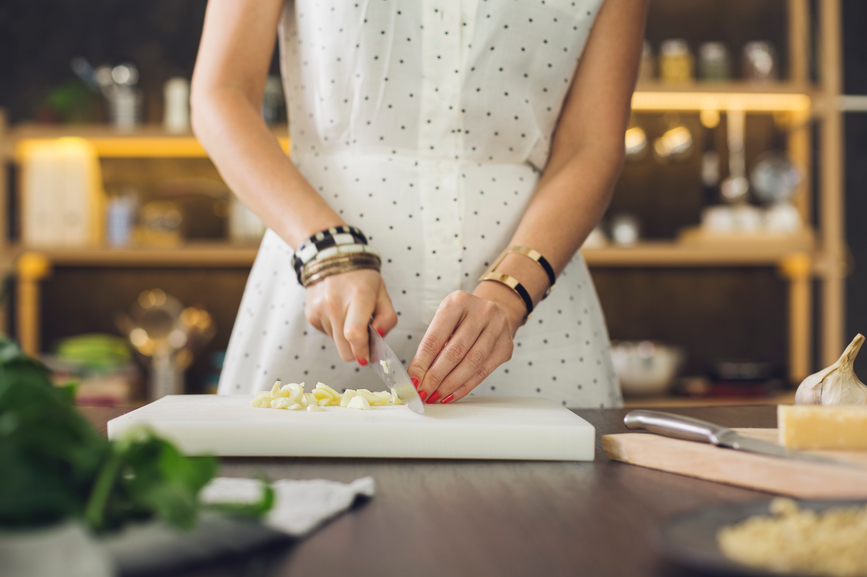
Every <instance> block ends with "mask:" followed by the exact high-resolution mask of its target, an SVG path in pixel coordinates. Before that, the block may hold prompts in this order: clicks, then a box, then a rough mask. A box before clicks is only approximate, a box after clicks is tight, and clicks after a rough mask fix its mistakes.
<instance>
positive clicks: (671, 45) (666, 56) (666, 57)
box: [659, 38, 695, 84]
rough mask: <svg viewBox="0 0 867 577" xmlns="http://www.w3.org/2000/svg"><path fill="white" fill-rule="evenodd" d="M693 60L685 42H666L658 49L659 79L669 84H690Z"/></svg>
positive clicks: (677, 40) (692, 75)
mask: <svg viewBox="0 0 867 577" xmlns="http://www.w3.org/2000/svg"><path fill="white" fill-rule="evenodd" d="M693 70H694V59H693V57H692V53H691V52H690V51H689V45H688V44H687V43H686V40H683V39H680V38H677V39H673V40H666V41H665V42H663V43H662V45H661V46H660V49H659V79H660V80H662V81H663V82H666V83H670V84H683V83H685V82H691V81H692V80H693V79H694V77H695V75H694V72H693Z"/></svg>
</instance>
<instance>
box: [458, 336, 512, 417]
mask: <svg viewBox="0 0 867 577" xmlns="http://www.w3.org/2000/svg"><path fill="white" fill-rule="evenodd" d="M513 348H514V343H513V342H512V339H511V338H504V337H502V336H501V337H500V338H499V339H498V341H497V344H495V345H494V349H493V352H492V354H491V356H489V357H488V358H487V359H486V360H485V362H483V363H482V364H481V365H480V366H479V367H478V368H477V369H476V370H475V372H473V373H472V374H471V375H470V377H469V378H468V379H467V380H466V381H464V383H463V384H462V385H460V386H459V387H457V388H456V389H454V390H453V391H452V392H451V393H449V394H446V395H445V396H444V397H443V398H442V402H443V403H445V404H451V403H454V402H456V401H459V400H461V399H463V398H464V397H466V396H467V395H468V394H470V392H472V390H473V389H475V388H476V387H477V386H479V385H480V384H481V383H482V381H484V380H485V379H487V378H488V376H489V375H490V374H491V373H492V372H493V371H494V369H496V368H497V367H499V366H500V365H501V364H503V363H504V362H506V361H508V360H509V359H511V358H512V349H513Z"/></svg>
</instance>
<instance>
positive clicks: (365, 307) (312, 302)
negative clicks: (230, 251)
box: [190, 0, 397, 362]
mask: <svg viewBox="0 0 867 577" xmlns="http://www.w3.org/2000/svg"><path fill="white" fill-rule="evenodd" d="M282 8H283V0H211V1H210V2H208V8H207V11H206V13H205V27H204V30H203V32H202V40H201V44H200V46H199V54H198V57H197V59H196V68H195V71H194V73H193V83H192V94H191V99H190V103H191V106H192V123H193V130H194V131H195V133H196V136H197V137H198V139H199V140H200V141H201V143H202V146H204V147H205V150H207V152H208V155H209V156H210V157H211V159H212V160H213V161H214V164H215V165H216V166H217V169H218V170H219V171H220V175H221V176H222V177H223V179H224V180H225V181H226V184H228V185H229V188H231V189H232V191H233V192H234V193H235V194H236V195H237V196H238V197H239V198H240V199H241V201H242V202H243V203H244V204H246V205H247V206H248V207H249V208H250V209H251V210H252V211H253V212H254V213H256V214H257V215H258V216H259V217H260V218H261V219H262V220H263V221H264V223H265V224H266V225H267V226H268V228H270V229H271V230H273V231H274V232H276V233H277V234H278V235H279V236H280V237H281V238H282V239H283V240H285V241H286V242H287V243H288V244H289V245H290V246H292V247H293V248H294V247H296V246H298V245H299V244H301V243H302V242H303V241H304V240H306V239H307V238H309V237H310V236H311V235H313V234H315V233H316V232H319V231H321V230H325V229H327V228H330V227H332V226H337V225H340V224H343V221H342V219H341V218H340V217H339V216H338V215H337V213H335V212H334V210H333V209H332V208H331V207H330V206H328V204H327V203H326V202H325V200H323V198H322V197H321V196H319V194H318V193H317V192H316V191H315V190H313V187H311V186H310V184H309V183H308V182H307V180H306V179H305V178H304V177H303V176H302V175H301V173H300V172H299V171H298V170H297V168H295V165H294V164H292V162H291V161H290V160H289V158H288V157H287V156H286V154H284V152H283V151H282V150H281V149H280V146H279V145H278V143H277V140H276V139H275V138H274V135H273V134H271V131H270V130H269V129H268V127H267V126H266V125H265V122H264V120H263V119H262V114H261V109H262V96H263V92H264V87H265V80H266V79H267V75H268V67H269V65H270V62H271V56H272V53H273V51H274V41H275V38H276V34H277V26H278V23H279V20H280V14H281V10H282ZM286 266H287V267H290V268H291V266H292V265H291V263H289V262H288V261H287V262H286ZM338 278H339V280H338ZM305 314H306V316H307V320H308V321H309V322H310V324H312V325H313V326H314V327H315V328H316V329H318V330H320V331H322V332H324V333H326V334H327V335H329V336H330V337H332V338H333V339H334V341H335V344H336V345H337V349H338V351H339V352H340V356H341V357H342V358H343V359H344V360H346V361H351V360H353V359H362V361H360V362H363V361H365V360H366V359H367V358H368V357H369V354H368V344H367V325H368V322H369V321H370V318H371V315H374V320H373V323H374V326H375V327H376V328H377V329H379V330H380V332H383V333H385V332H388V331H390V330H391V329H392V328H393V327H394V325H395V324H396V323H397V315H396V314H395V312H394V308H393V307H392V305H391V300H390V299H389V297H388V293H387V292H386V290H385V284H384V283H383V282H382V277H381V276H380V275H379V273H377V272H376V271H372V270H359V271H354V272H349V273H344V274H341V275H337V276H336V277H328V278H326V279H324V280H323V281H321V282H319V283H317V284H315V285H313V286H311V287H309V288H308V289H307V298H306V300H305Z"/></svg>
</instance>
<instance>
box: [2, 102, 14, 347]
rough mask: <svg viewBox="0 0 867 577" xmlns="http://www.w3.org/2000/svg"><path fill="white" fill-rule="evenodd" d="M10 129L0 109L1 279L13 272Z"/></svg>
mask: <svg viewBox="0 0 867 577" xmlns="http://www.w3.org/2000/svg"><path fill="white" fill-rule="evenodd" d="M8 138H9V132H8V127H7V126H6V111H5V110H3V109H2V108H0V279H2V278H5V277H6V275H7V274H8V273H9V272H11V270H12V264H11V263H10V262H9V259H8V250H7V248H8V246H7V245H8V242H7V241H8V231H7V224H8V222H9V217H8V215H7V214H6V207H7V206H9V162H10V156H9V154H8V150H9V148H10V146H11V145H10V143H9V142H7V140H8ZM8 318H9V302H8V301H5V302H2V303H0V333H2V334H4V335H8V334H9V323H8Z"/></svg>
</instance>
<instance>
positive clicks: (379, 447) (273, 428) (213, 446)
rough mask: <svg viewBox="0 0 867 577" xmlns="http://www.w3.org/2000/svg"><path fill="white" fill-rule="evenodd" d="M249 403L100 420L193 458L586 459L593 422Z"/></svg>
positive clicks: (232, 399)
mask: <svg viewBox="0 0 867 577" xmlns="http://www.w3.org/2000/svg"><path fill="white" fill-rule="evenodd" d="M331 384H332V385H336V383H331ZM345 384H346V385H351V383H345ZM338 390H340V388H339V387H338ZM252 398H253V396H252V395H170V396H167V397H163V398H162V399H160V400H158V401H155V402H153V403H151V404H149V405H146V406H144V407H141V408H139V409H136V410H135V411H132V412H130V413H127V414H125V415H123V416H121V417H118V418H116V419H113V420H111V421H109V422H108V436H109V438H112V439H115V438H118V437H119V436H121V435H123V433H124V432H126V431H128V430H130V429H131V428H133V427H140V426H143V425H144V426H147V427H150V428H151V429H152V430H153V431H155V432H156V433H158V434H160V435H163V436H166V437H167V438H169V439H172V440H173V441H174V442H176V443H177V444H178V446H179V447H180V448H181V450H183V451H184V452H185V453H187V454H194V455H199V454H213V455H219V456H296V457H389V458H391V457H393V458H423V459H518V460H542V461H592V460H593V452H594V446H595V442H594V433H595V430H594V428H593V426H592V425H591V424H590V423H588V422H587V421H585V420H584V419H582V418H581V417H579V416H578V415H576V414H574V413H573V412H572V411H570V410H569V409H567V408H565V407H561V406H559V405H556V404H554V403H553V402H551V401H548V400H546V399H540V398H535V397H530V398H523V397H473V396H469V397H465V398H463V399H461V400H460V402H457V403H453V404H448V405H443V404H433V405H427V406H426V407H425V414H424V415H418V414H416V413H413V412H412V411H407V410H406V408H405V407H401V406H399V405H398V406H394V405H388V406H383V407H374V408H372V409H371V410H368V411H358V410H355V409H350V408H347V407H324V408H325V411H322V412H315V413H312V412H307V411H285V410H277V409H260V408H255V407H251V406H250V401H251V400H252Z"/></svg>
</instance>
